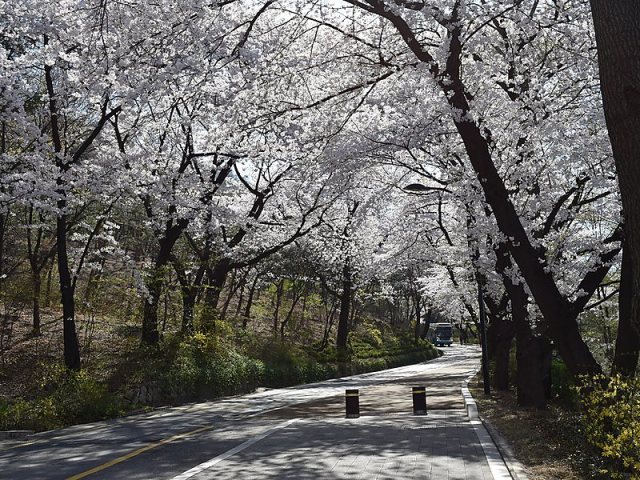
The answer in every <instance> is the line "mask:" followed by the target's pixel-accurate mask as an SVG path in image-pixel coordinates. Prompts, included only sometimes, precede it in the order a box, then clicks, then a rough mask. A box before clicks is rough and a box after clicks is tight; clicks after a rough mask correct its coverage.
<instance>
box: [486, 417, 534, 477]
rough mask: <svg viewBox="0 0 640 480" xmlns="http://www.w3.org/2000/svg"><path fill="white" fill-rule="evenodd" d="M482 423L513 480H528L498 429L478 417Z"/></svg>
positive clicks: (522, 467)
mask: <svg viewBox="0 0 640 480" xmlns="http://www.w3.org/2000/svg"><path fill="white" fill-rule="evenodd" d="M480 420H482V423H484V426H485V428H486V429H487V431H488V432H489V435H490V436H491V438H492V440H493V443H495V444H496V447H498V451H499V452H500V455H502V459H503V460H504V463H505V465H506V466H507V468H508V469H509V473H510V474H511V477H512V478H513V479H514V480H529V477H528V476H527V473H526V471H525V469H524V466H523V465H522V464H521V463H520V462H519V461H518V459H517V458H516V456H515V455H514V453H513V450H512V449H511V445H509V443H508V442H507V440H506V439H505V438H504V437H503V436H502V435H501V434H500V432H499V431H498V429H497V428H496V427H495V426H494V425H493V424H492V423H491V422H489V421H488V420H485V419H484V418H482V417H480Z"/></svg>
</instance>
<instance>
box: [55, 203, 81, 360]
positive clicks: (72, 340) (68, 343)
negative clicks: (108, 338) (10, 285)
mask: <svg viewBox="0 0 640 480" xmlns="http://www.w3.org/2000/svg"><path fill="white" fill-rule="evenodd" d="M58 208H59V209H60V210H61V211H64V210H65V209H66V200H64V199H63V200H59V201H58ZM56 237H57V247H58V274H59V277H60V295H61V301H62V319H63V320H62V325H63V327H62V330H63V339H64V363H65V365H66V366H67V368H69V369H71V370H80V345H79V344H78V335H77V333H76V320H75V318H76V311H75V310H76V304H75V299H74V287H73V279H72V277H71V272H70V270H69V259H68V257H67V216H66V215H65V214H59V215H58V219H57V222H56Z"/></svg>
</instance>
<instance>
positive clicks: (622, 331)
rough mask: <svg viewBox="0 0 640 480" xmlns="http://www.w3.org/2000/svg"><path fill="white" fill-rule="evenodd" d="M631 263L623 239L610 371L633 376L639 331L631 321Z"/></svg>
mask: <svg viewBox="0 0 640 480" xmlns="http://www.w3.org/2000/svg"><path fill="white" fill-rule="evenodd" d="M632 268H633V265H632V262H631V254H630V251H629V248H627V240H625V243H624V248H623V249H622V271H621V274H620V292H619V293H618V334H617V336H616V349H615V354H614V357H613V368H612V373H614V374H615V373H620V374H621V375H623V376H626V377H630V378H631V377H633V376H634V375H635V373H636V367H637V365H638V354H639V352H640V332H638V330H637V329H635V328H634V325H633V321H632V298H633V270H632Z"/></svg>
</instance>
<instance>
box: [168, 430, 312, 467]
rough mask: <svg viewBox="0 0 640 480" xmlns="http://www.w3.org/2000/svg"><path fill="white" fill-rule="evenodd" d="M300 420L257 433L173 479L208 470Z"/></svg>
mask: <svg viewBox="0 0 640 480" xmlns="http://www.w3.org/2000/svg"><path fill="white" fill-rule="evenodd" d="M298 420H300V419H299V418H294V419H292V420H287V421H286V422H284V423H281V424H279V425H276V426H275V427H273V428H270V429H269V430H267V431H266V432H262V433H261V434H259V435H256V436H255V437H253V438H250V439H249V440H247V441H246V442H244V443H241V444H240V445H238V446H236V447H233V448H232V449H231V450H227V451H226V452H224V453H221V454H220V455H218V456H217V457H213V458H212V459H211V460H207V461H206V462H203V463H201V464H200V465H196V466H195V467H193V468H192V469H190V470H187V471H186V472H184V473H181V474H180V475H178V476H176V477H173V478H172V479H171V480H187V479H189V478H193V477H195V476H196V475H197V474H199V473H200V472H203V471H205V470H207V469H208V468H211V467H213V466H214V465H216V464H218V463H220V462H222V461H223V460H226V459H227V458H229V457H231V456H233V455H235V454H236V453H238V452H241V451H242V450H244V449H246V448H249V447H250V446H251V445H253V444H255V443H258V442H259V441H260V440H262V439H264V438H266V437H268V436H269V435H271V434H272V433H274V432H275V431H277V430H281V429H283V428H286V427H288V426H289V425H291V424H292V423H294V422H297V421H298Z"/></svg>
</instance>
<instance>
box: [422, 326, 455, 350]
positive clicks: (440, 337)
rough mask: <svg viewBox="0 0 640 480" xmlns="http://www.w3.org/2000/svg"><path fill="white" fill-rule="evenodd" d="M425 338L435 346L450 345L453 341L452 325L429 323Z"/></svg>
mask: <svg viewBox="0 0 640 480" xmlns="http://www.w3.org/2000/svg"><path fill="white" fill-rule="evenodd" d="M427 340H429V341H430V342H431V343H433V344H434V345H435V346H436V347H442V346H444V345H446V346H447V347H450V346H451V344H452V343H453V325H451V324H450V323H432V324H431V325H429V331H428V332H427Z"/></svg>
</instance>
